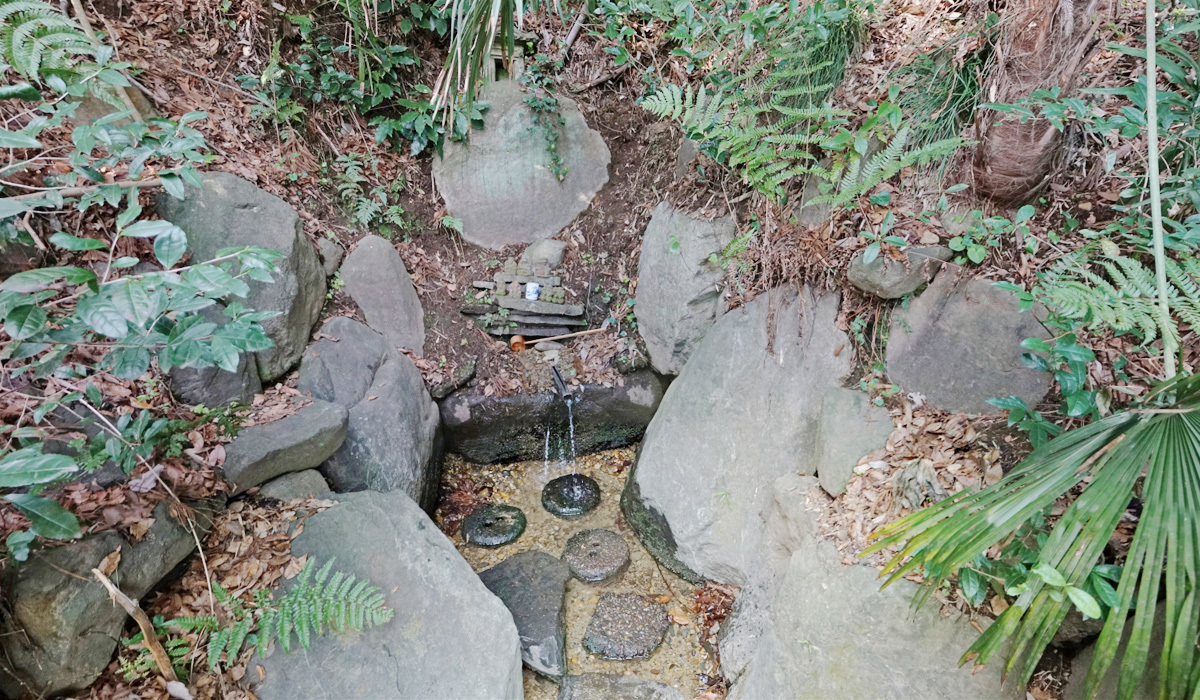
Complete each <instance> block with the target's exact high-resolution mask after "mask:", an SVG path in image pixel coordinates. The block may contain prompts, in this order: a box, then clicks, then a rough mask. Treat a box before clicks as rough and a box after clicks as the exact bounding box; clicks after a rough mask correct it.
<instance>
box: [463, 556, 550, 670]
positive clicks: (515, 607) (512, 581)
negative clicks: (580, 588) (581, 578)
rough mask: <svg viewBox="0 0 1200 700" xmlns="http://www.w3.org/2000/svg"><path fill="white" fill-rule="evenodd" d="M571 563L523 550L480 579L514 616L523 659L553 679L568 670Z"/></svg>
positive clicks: (482, 575)
mask: <svg viewBox="0 0 1200 700" xmlns="http://www.w3.org/2000/svg"><path fill="white" fill-rule="evenodd" d="M570 575H571V574H570V571H569V570H568V569H567V565H566V564H564V563H563V562H562V560H561V559H559V558H557V557H552V556H550V555H549V554H546V553H545V552H537V551H531V552H521V553H519V554H514V555H513V556H511V557H509V558H508V559H505V560H504V561H502V562H500V563H499V564H497V565H495V566H493V567H492V568H490V569H487V570H486V571H481V572H479V578H480V580H481V581H483V585H485V586H487V587H488V590H489V591H491V592H492V593H495V594H496V596H497V597H499V598H500V600H501V601H503V602H504V605H505V606H506V607H507V608H508V610H509V612H511V613H512V616H513V622H515V623H516V624H517V632H518V634H520V636H521V659H522V660H523V661H524V662H525V665H526V666H528V667H529V668H531V669H533V670H534V671H537V672H538V673H541V674H542V675H545V676H549V677H551V678H560V677H562V676H563V675H564V674H566V672H567V640H566V636H567V602H566V596H567V579H568V578H570Z"/></svg>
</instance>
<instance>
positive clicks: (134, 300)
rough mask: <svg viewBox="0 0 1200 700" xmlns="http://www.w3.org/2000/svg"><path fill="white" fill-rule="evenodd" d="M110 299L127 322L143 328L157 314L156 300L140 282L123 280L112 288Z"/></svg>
mask: <svg viewBox="0 0 1200 700" xmlns="http://www.w3.org/2000/svg"><path fill="white" fill-rule="evenodd" d="M109 298H110V299H111V300H112V305H113V307H114V308H116V310H117V311H118V312H120V314H121V315H122V316H124V317H125V320H126V321H130V322H131V323H133V324H134V325H137V326H142V325H143V324H145V323H146V321H148V320H150V319H151V317H153V316H154V315H155V314H156V313H157V311H158V310H157V309H156V308H155V304H154V299H153V297H151V295H150V294H148V293H147V292H146V287H145V285H144V284H143V283H142V282H140V281H139V280H136V279H134V280H129V279H126V280H121V281H120V282H118V283H117V284H115V285H113V286H112V291H111V293H110V296H109Z"/></svg>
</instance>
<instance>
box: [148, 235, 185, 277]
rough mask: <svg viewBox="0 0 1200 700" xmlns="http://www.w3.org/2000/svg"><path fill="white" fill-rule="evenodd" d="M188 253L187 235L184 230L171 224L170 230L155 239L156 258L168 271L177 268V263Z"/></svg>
mask: <svg viewBox="0 0 1200 700" xmlns="http://www.w3.org/2000/svg"><path fill="white" fill-rule="evenodd" d="M186 252H187V234H186V233H184V232H183V229H181V228H179V227H178V226H176V225H174V224H171V225H170V228H168V229H167V230H165V231H163V232H162V233H160V234H159V236H158V238H155V239H154V256H155V257H156V258H158V262H159V264H161V265H162V266H163V267H164V268H166V269H168V270H169V269H171V268H172V267H175V263H177V262H179V260H180V259H181V258H183V254H184V253H186Z"/></svg>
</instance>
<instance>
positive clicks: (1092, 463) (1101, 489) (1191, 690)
mask: <svg viewBox="0 0 1200 700" xmlns="http://www.w3.org/2000/svg"><path fill="white" fill-rule="evenodd" d="M1080 486H1082V487H1083V491H1082V493H1081V494H1080V495H1079V497H1078V498H1077V499H1075V501H1074V502H1073V503H1072V504H1071V505H1070V506H1069V507H1068V508H1067V510H1066V512H1065V513H1063V515H1062V517H1061V518H1060V519H1059V520H1058V522H1057V523H1055V525H1054V527H1053V529H1052V530H1051V533H1050V536H1049V538H1048V539H1047V541H1046V543H1045V545H1044V546H1043V547H1042V550H1041V552H1040V556H1039V561H1038V563H1039V565H1040V564H1044V565H1046V566H1049V567H1052V568H1053V569H1055V570H1057V571H1058V572H1059V573H1061V575H1062V576H1063V578H1065V579H1066V581H1067V582H1068V584H1070V585H1072V586H1076V587H1081V586H1083V585H1084V582H1085V579H1086V578H1087V577H1088V575H1089V574H1090V572H1091V571H1092V569H1093V567H1094V566H1095V565H1096V563H1097V562H1098V561H1099V559H1100V556H1101V554H1102V553H1103V551H1104V548H1105V546H1106V545H1107V544H1108V541H1109V539H1110V537H1111V536H1112V533H1113V531H1114V529H1115V528H1116V526H1117V524H1118V523H1119V522H1120V519H1121V516H1122V515H1123V514H1124V512H1125V510H1126V508H1127V507H1128V505H1129V502H1130V500H1131V499H1132V498H1134V496H1135V495H1137V496H1138V497H1139V498H1140V499H1141V501H1142V515H1141V519H1140V521H1139V523H1138V525H1137V530H1136V532H1135V534H1134V538H1133V542H1132V543H1131V546H1130V550H1129V553H1128V555H1127V558H1126V560H1125V564H1124V568H1123V572H1122V576H1121V581H1120V584H1119V586H1118V588H1117V596H1118V598H1119V603H1118V604H1117V605H1114V606H1113V607H1111V609H1110V612H1109V614H1108V616H1107V618H1106V619H1105V625H1104V631H1103V633H1102V634H1101V635H1100V639H1099V640H1098V642H1097V651H1096V654H1095V657H1094V658H1093V661H1092V666H1091V668H1090V669H1089V671H1088V676H1087V681H1086V685H1085V694H1086V696H1087V697H1089V698H1091V697H1094V696H1095V694H1096V692H1097V690H1098V689H1099V683H1100V680H1101V679H1103V678H1104V676H1105V674H1106V673H1107V671H1108V669H1109V667H1110V666H1111V665H1112V664H1113V663H1114V661H1115V657H1116V655H1117V651H1118V647H1119V643H1120V641H1121V637H1122V633H1123V631H1124V629H1125V626H1126V620H1127V618H1128V617H1129V614H1130V611H1131V610H1133V609H1134V600H1135V596H1136V601H1137V603H1136V610H1135V611H1134V614H1133V623H1132V632H1131V634H1130V637H1129V641H1128V645H1127V647H1126V649H1125V651H1124V657H1123V659H1122V661H1121V684H1120V688H1119V692H1118V698H1119V699H1120V700H1129V698H1131V697H1132V694H1133V691H1134V689H1136V688H1137V687H1138V685H1139V684H1140V683H1141V681H1142V678H1143V676H1144V674H1145V671H1146V668H1147V664H1148V663H1150V662H1149V661H1148V659H1149V658H1150V654H1151V653H1152V652H1153V653H1155V654H1157V655H1158V661H1157V663H1158V665H1159V679H1160V697H1163V698H1167V699H1168V700H1183V699H1185V698H1194V697H1195V696H1196V694H1197V693H1200V690H1198V681H1200V673H1197V672H1196V670H1195V669H1196V667H1197V662H1198V661H1200V660H1198V659H1197V656H1198V652H1197V647H1196V640H1197V636H1198V632H1200V596H1198V589H1200V520H1198V519H1197V518H1196V513H1197V512H1200V377H1197V376H1192V377H1181V378H1176V379H1173V380H1169V381H1167V382H1164V383H1163V384H1160V385H1159V386H1158V387H1157V388H1156V389H1155V391H1154V392H1152V394H1151V395H1150V397H1149V398H1148V399H1147V400H1146V401H1145V402H1144V403H1143V406H1142V408H1140V409H1136V410H1131V411H1128V412H1125V413H1119V414H1116V415H1113V416H1110V417H1108V418H1105V419H1103V420H1101V421H1098V422H1096V423H1093V424H1091V425H1088V426H1085V427H1083V428H1079V429H1076V430H1072V431H1069V432H1066V433H1064V434H1062V435H1061V436H1059V437H1057V438H1055V439H1054V440H1051V441H1050V442H1048V443H1046V444H1045V445H1043V446H1042V447H1040V448H1038V449H1037V450H1034V452H1032V453H1031V454H1030V455H1029V456H1028V457H1027V458H1026V459H1025V460H1024V461H1023V462H1021V464H1019V465H1017V466H1016V467H1015V468H1014V469H1013V470H1012V471H1011V472H1010V473H1009V474H1008V475H1007V476H1005V477H1004V478H1003V479H1002V480H1001V481H1000V482H999V483H997V484H994V485H992V486H989V487H987V488H985V489H983V490H981V491H977V492H963V493H961V494H958V495H957V496H955V497H953V498H950V499H947V500H946V501H943V502H941V503H939V504H937V505H935V506H932V507H930V508H927V509H925V510H921V511H918V512H916V513H913V514H911V515H909V516H907V517H905V518H903V519H901V520H899V521H897V522H895V523H892V524H890V525H888V526H886V527H884V528H882V529H881V530H880V531H879V532H878V533H877V534H876V537H878V538H879V541H878V542H877V543H876V544H875V545H874V546H873V547H872V548H871V549H870V550H868V552H873V551H878V550H879V549H882V548H885V547H891V546H895V545H901V546H902V548H901V549H900V551H899V553H897V554H896V555H895V556H894V557H893V558H892V560H891V561H890V562H889V563H888V565H887V567H885V570H884V574H885V575H887V576H888V579H887V581H886V583H885V584H884V585H888V584H890V583H892V582H894V581H895V580H897V579H898V578H900V577H902V576H904V575H906V574H908V573H910V572H916V571H920V572H923V573H924V575H925V578H926V581H927V582H928V583H929V585H930V588H927V589H926V595H927V593H928V591H929V590H932V589H933V588H936V587H937V586H940V585H941V584H942V583H944V582H946V581H947V580H948V579H949V578H950V576H951V575H953V574H955V573H956V572H958V570H959V569H961V568H963V567H966V566H968V565H969V564H970V563H971V562H972V560H974V559H975V558H976V557H978V556H980V555H982V554H983V553H984V552H986V551H987V550H988V549H989V548H990V547H992V546H993V545H995V544H996V543H998V542H1001V541H1003V540H1004V539H1006V538H1008V537H1009V536H1010V535H1012V534H1013V533H1014V532H1016V531H1017V529H1018V528H1019V527H1021V525H1022V524H1024V523H1025V522H1027V521H1028V520H1030V518H1032V517H1033V516H1035V515H1036V514H1038V513H1041V512H1044V511H1046V510H1047V509H1049V508H1050V506H1051V505H1053V504H1054V502H1055V501H1056V500H1058V499H1059V498H1060V497H1062V496H1063V495H1065V494H1067V493H1068V492H1070V491H1072V490H1073V489H1076V488H1077V487H1080ZM1029 583H1030V585H1029V587H1028V589H1027V590H1025V591H1024V592H1023V593H1021V594H1020V595H1019V596H1018V597H1017V599H1016V601H1014V602H1013V603H1012V605H1010V606H1009V607H1008V608H1007V609H1006V610H1005V611H1004V612H1003V613H1002V614H1001V615H1000V617H999V618H998V619H997V620H996V622H995V623H994V624H993V625H992V626H991V627H989V628H988V629H987V630H986V631H985V632H984V633H983V634H982V635H981V636H980V637H979V639H978V640H977V641H976V642H975V643H974V644H973V645H972V646H971V647H970V648H969V649H968V650H967V651H966V653H964V655H963V657H962V662H963V663H965V662H967V661H975V662H976V663H986V662H988V661H989V660H991V658H992V657H993V656H995V654H996V653H997V652H999V651H1001V649H1003V648H1005V645H1009V646H1008V649H1009V651H1008V659H1007V662H1006V670H1007V671H1008V672H1010V673H1012V674H1014V675H1015V677H1016V678H1017V679H1018V681H1019V682H1020V683H1022V684H1024V683H1027V682H1028V680H1029V678H1030V677H1031V676H1032V674H1033V671H1034V669H1035V667H1036V665H1037V662H1038V660H1039V659H1040V658H1041V655H1042V653H1043V652H1044V651H1045V649H1046V646H1047V645H1048V644H1049V643H1050V641H1051V639H1052V638H1053V636H1054V634H1055V632H1056V631H1057V630H1058V627H1059V626H1060V625H1061V623H1062V621H1063V619H1064V618H1065V617H1066V615H1067V613H1068V612H1069V611H1070V609H1071V605H1072V603H1071V600H1070V598H1069V597H1064V596H1063V595H1061V591H1056V590H1054V588H1053V587H1051V586H1048V585H1046V584H1045V582H1044V581H1042V580H1041V579H1038V578H1037V577H1031V578H1030V580H1029ZM1160 591H1165V595H1164V596H1163V597H1162V599H1161V600H1160ZM1160 605H1162V606H1164V607H1165V609H1166V610H1165V612H1166V615H1165V618H1166V620H1167V622H1166V629H1165V642H1164V643H1163V645H1162V647H1161V648H1159V649H1151V632H1152V631H1153V625H1154V620H1155V612H1156V610H1157V609H1158V606H1160Z"/></svg>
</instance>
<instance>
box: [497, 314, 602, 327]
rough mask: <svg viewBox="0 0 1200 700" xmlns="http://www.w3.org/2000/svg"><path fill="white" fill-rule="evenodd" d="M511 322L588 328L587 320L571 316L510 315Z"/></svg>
mask: <svg viewBox="0 0 1200 700" xmlns="http://www.w3.org/2000/svg"><path fill="white" fill-rule="evenodd" d="M508 320H509V321H514V322H516V323H527V324H530V325H533V326H551V325H554V326H586V325H587V319H583V318H572V317H571V316H542V315H540V314H509V315H508Z"/></svg>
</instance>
